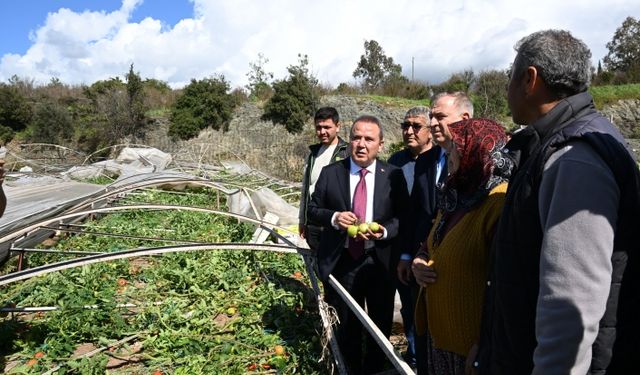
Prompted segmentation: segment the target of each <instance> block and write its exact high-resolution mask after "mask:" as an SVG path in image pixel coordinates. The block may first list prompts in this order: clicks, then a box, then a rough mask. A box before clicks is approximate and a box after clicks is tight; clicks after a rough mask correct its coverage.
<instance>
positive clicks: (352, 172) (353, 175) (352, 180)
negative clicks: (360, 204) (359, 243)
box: [331, 159, 387, 249]
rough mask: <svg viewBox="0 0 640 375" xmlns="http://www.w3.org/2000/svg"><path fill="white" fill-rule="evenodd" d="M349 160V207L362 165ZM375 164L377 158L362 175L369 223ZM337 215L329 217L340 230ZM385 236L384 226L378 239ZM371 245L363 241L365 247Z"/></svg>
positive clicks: (347, 245)
mask: <svg viewBox="0 0 640 375" xmlns="http://www.w3.org/2000/svg"><path fill="white" fill-rule="evenodd" d="M350 160H351V163H350V165H351V167H350V169H349V196H350V199H351V207H353V194H354V192H355V190H356V185H358V182H359V181H360V170H361V169H362V167H360V166H359V165H358V164H356V163H355V162H354V161H353V159H350ZM376 164H377V160H374V161H373V163H371V165H369V166H368V167H367V168H366V169H367V170H368V171H369V173H367V174H366V175H365V177H364V180H365V182H366V184H367V214H366V215H365V221H366V222H367V223H370V222H372V221H373V192H374V190H375V183H376V178H375V174H376ZM337 217H338V212H336V213H334V214H333V217H331V225H332V226H333V227H334V228H335V229H338V230H340V227H339V226H338V225H337V223H336V218H337ZM386 238H387V229H386V228H384V231H383V235H382V237H381V238H380V239H386ZM373 246H374V243H373V241H365V242H364V248H365V249H369V248H372V247H373ZM345 247H349V241H345Z"/></svg>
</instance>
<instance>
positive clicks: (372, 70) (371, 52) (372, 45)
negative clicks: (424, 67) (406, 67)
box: [353, 40, 404, 92]
mask: <svg viewBox="0 0 640 375" xmlns="http://www.w3.org/2000/svg"><path fill="white" fill-rule="evenodd" d="M353 77H354V78H356V79H358V78H362V79H363V80H364V87H365V89H366V90H367V91H368V92H371V91H373V90H375V89H377V88H379V87H381V86H382V85H383V83H384V82H385V81H394V80H399V79H400V77H402V66H401V65H400V64H395V63H394V62H393V58H392V57H387V55H385V53H384V50H383V49H382V47H381V46H380V44H378V42H376V41H375V40H365V41H364V55H361V56H360V61H359V62H358V66H357V67H356V70H354V71H353ZM402 78H404V77H402Z"/></svg>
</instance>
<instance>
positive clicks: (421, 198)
mask: <svg viewBox="0 0 640 375" xmlns="http://www.w3.org/2000/svg"><path fill="white" fill-rule="evenodd" d="M400 127H401V128H402V140H403V142H404V145H405V148H404V149H402V150H400V151H398V152H396V153H394V154H393V155H391V157H389V164H391V165H395V166H396V167H398V168H400V169H402V173H403V175H404V179H405V181H406V182H407V189H408V193H409V195H410V196H411V203H412V204H411V207H410V208H409V212H411V216H412V218H410V219H409V220H407V221H406V222H405V224H403V228H400V231H401V232H402V233H404V234H403V236H402V237H403V238H402V243H401V244H399V247H400V251H401V258H400V260H399V262H398V267H397V274H398V281H399V283H398V294H399V295H400V302H401V303H402V308H401V309H400V313H401V314H402V325H403V329H404V334H405V337H406V338H407V351H406V353H405V355H404V359H405V361H407V363H408V364H409V365H411V366H413V367H416V366H417V361H416V356H417V354H418V353H416V338H415V328H414V325H413V315H414V313H415V312H414V310H415V299H416V297H417V291H418V284H416V282H415V280H413V276H412V274H411V267H410V265H411V261H412V260H413V256H414V255H415V251H416V250H417V249H418V247H419V243H420V242H421V241H423V240H424V238H425V237H426V233H428V231H429V229H430V225H424V226H425V227H424V228H422V227H420V225H421V224H418V221H419V222H420V223H422V222H423V219H424V221H425V222H427V223H430V222H431V220H432V219H433V217H434V216H435V187H436V182H437V180H438V178H439V177H440V176H441V175H446V160H445V156H444V152H443V151H442V149H441V148H440V147H439V146H434V145H433V142H432V137H431V129H430V126H429V108H427V107H414V108H411V109H410V110H408V111H407V113H406V114H405V116H404V120H403V121H402V123H401V124H400ZM418 160H419V162H418ZM418 163H419V165H420V166H419V167H418ZM416 172H417V173H416ZM414 186H416V195H413V193H412V190H413V189H414ZM432 203H433V204H432ZM424 213H426V216H428V217H427V218H422V217H421V218H420V219H418V217H419V216H423V214H424ZM420 237H421V238H420ZM416 239H417V240H416Z"/></svg>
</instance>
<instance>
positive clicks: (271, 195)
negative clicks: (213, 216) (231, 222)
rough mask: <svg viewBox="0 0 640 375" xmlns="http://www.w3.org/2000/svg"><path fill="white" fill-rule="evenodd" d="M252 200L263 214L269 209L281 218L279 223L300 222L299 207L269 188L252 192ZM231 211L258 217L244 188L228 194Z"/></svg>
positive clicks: (290, 223) (228, 204)
mask: <svg viewBox="0 0 640 375" xmlns="http://www.w3.org/2000/svg"><path fill="white" fill-rule="evenodd" d="M250 195H251V200H252V201H253V204H254V205H255V207H256V209H257V210H258V212H259V213H260V215H261V216H264V215H265V214H266V213H267V211H268V212H271V213H273V214H275V215H277V216H278V217H279V218H280V221H279V225H292V224H297V223H298V208H297V207H294V206H292V205H291V204H289V203H287V202H286V201H285V200H284V199H282V198H281V197H280V196H279V195H278V194H276V193H275V192H274V191H273V190H271V189H269V188H262V189H260V190H256V191H253V192H251V193H250ZM227 206H228V207H229V212H231V213H234V214H240V215H245V216H248V217H252V218H255V219H257V218H256V215H255V214H254V212H253V209H252V208H251V203H250V202H249V199H248V198H247V196H246V194H244V193H243V192H242V190H238V191H236V192H235V193H233V194H229V195H228V196H227Z"/></svg>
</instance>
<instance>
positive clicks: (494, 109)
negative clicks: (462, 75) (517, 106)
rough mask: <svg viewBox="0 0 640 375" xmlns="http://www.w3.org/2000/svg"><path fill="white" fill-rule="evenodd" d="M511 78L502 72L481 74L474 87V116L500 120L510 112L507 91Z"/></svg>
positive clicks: (494, 71)
mask: <svg viewBox="0 0 640 375" xmlns="http://www.w3.org/2000/svg"><path fill="white" fill-rule="evenodd" d="M508 84H509V76H508V75H507V73H506V72H505V71H502V70H487V71H484V72H482V73H480V74H479V75H478V76H477V78H476V80H475V83H474V85H473V89H472V90H471V92H472V97H473V107H474V116H475V117H482V118H490V119H496V120H499V119H500V118H502V117H504V116H506V115H507V114H508V112H509V108H508V105H507V90H506V87H507V85H508Z"/></svg>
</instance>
